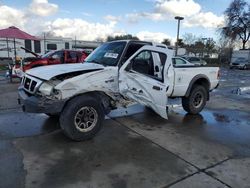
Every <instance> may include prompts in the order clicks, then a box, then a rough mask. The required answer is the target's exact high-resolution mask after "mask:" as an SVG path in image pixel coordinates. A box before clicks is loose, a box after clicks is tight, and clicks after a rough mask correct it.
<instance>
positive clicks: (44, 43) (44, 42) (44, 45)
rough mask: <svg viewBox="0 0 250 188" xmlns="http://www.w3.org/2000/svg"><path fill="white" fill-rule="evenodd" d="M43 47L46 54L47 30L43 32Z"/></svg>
mask: <svg viewBox="0 0 250 188" xmlns="http://www.w3.org/2000/svg"><path fill="white" fill-rule="evenodd" d="M43 48H44V54H45V53H46V41H45V32H44V33H43Z"/></svg>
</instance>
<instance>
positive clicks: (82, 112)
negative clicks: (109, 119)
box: [60, 95, 104, 141]
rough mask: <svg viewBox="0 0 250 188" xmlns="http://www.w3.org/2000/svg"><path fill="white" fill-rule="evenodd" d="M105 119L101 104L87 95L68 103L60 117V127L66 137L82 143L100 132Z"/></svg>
mask: <svg viewBox="0 0 250 188" xmlns="http://www.w3.org/2000/svg"><path fill="white" fill-rule="evenodd" d="M103 119H104V111H103V109H102V106H101V104H100V103H99V102H98V101H97V100H96V99H95V98H93V97H90V96H87V95H85V96H79V97H76V98H74V99H72V100H71V101H69V102H68V104H67V105H66V106H65V108H64V109H63V111H62V113H61V115H60V125H61V128H62V130H63V132H64V134H65V135H66V136H68V137H69V138H71V139H72V140H75V141H82V140H88V139H91V138H92V137H94V136H95V135H96V134H97V133H98V132H99V130H100V129H101V127H102V121H103Z"/></svg>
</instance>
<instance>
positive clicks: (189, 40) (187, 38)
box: [182, 33, 197, 45]
mask: <svg viewBox="0 0 250 188" xmlns="http://www.w3.org/2000/svg"><path fill="white" fill-rule="evenodd" d="M182 39H183V42H184V43H185V44H186V45H191V44H194V43H195V42H196V41H197V37H196V36H195V35H194V34H192V33H185V34H184V35H183V36H182Z"/></svg>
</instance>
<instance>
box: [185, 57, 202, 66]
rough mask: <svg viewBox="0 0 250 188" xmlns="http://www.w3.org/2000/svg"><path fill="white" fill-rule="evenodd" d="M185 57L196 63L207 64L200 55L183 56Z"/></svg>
mask: <svg viewBox="0 0 250 188" xmlns="http://www.w3.org/2000/svg"><path fill="white" fill-rule="evenodd" d="M183 58H185V59H186V60H188V61H189V62H190V63H193V64H194V65H202V66H204V65H206V64H207V62H206V61H205V60H203V59H201V58H199V57H187V56H186V57H183Z"/></svg>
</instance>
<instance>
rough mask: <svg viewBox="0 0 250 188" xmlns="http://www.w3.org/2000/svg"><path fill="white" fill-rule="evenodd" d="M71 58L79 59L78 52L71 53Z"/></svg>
mask: <svg viewBox="0 0 250 188" xmlns="http://www.w3.org/2000/svg"><path fill="white" fill-rule="evenodd" d="M69 58H71V59H76V58H77V54H76V52H69Z"/></svg>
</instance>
